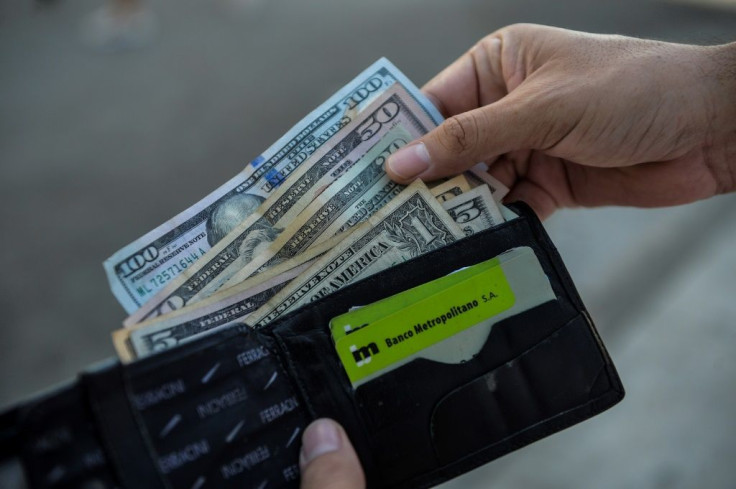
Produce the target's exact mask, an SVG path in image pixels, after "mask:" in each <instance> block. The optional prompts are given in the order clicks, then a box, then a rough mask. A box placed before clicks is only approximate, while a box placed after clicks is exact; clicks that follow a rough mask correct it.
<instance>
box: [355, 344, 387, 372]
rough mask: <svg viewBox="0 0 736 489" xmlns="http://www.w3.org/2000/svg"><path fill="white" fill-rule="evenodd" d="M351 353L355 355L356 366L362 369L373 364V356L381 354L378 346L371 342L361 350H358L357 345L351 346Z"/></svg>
mask: <svg viewBox="0 0 736 489" xmlns="http://www.w3.org/2000/svg"><path fill="white" fill-rule="evenodd" d="M350 352H351V353H352V354H353V360H355V365H356V366H358V367H362V366H363V365H365V364H367V363H371V360H372V359H373V355H377V354H378V353H380V350H379V349H378V345H376V344H375V343H373V342H371V343H368V344H367V345H365V346H361V347H360V348H358V347H357V346H356V345H350Z"/></svg>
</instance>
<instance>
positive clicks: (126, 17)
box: [82, 2, 158, 52]
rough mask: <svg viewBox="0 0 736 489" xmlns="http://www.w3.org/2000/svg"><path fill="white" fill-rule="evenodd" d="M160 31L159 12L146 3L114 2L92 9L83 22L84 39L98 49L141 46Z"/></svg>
mask: <svg viewBox="0 0 736 489" xmlns="http://www.w3.org/2000/svg"><path fill="white" fill-rule="evenodd" d="M157 33H158V21H157V19H156V16H155V14H154V13H153V12H152V11H151V10H150V9H148V8H147V7H146V6H144V5H142V4H139V5H134V6H128V5H125V4H123V5H122V6H121V5H120V4H119V3H116V2H111V3H108V4H107V5H104V6H103V7H101V8H99V9H98V10H95V11H94V12H92V13H91V14H90V15H89V16H88V17H87V18H86V19H85V20H84V22H83V23H82V41H83V42H84V43H85V44H86V45H88V46H89V47H91V48H93V49H96V50H98V51H104V52H118V51H127V50H131V49H141V48H144V47H146V46H148V45H149V44H151V43H152V42H153V41H154V39H155V38H156V34H157Z"/></svg>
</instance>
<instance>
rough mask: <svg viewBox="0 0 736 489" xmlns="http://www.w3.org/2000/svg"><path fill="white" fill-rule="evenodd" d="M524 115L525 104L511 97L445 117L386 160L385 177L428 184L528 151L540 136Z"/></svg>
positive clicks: (527, 106)
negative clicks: (505, 154) (511, 154)
mask: <svg viewBox="0 0 736 489" xmlns="http://www.w3.org/2000/svg"><path fill="white" fill-rule="evenodd" d="M530 109H531V107H530V104H528V103H527V104H524V103H519V97H514V96H513V94H512V95H507V96H506V97H505V98H503V99H501V100H499V101H497V102H495V103H493V104H490V105H486V106H484V107H480V108H478V109H474V110H470V111H468V112H464V113H462V114H458V115H455V116H453V117H450V118H449V119H447V120H445V121H444V122H443V123H442V124H440V125H439V126H438V127H436V128H435V129H433V130H432V131H430V132H429V133H427V134H426V135H424V136H423V137H422V138H420V139H418V140H417V141H414V142H413V143H411V144H409V145H407V146H405V147H403V148H401V149H400V150H399V151H397V152H396V153H394V154H393V155H391V157H390V158H389V160H388V163H387V165H386V172H387V173H388V174H389V176H390V177H391V178H392V179H393V180H395V181H397V182H399V183H409V182H411V181H413V180H414V179H415V178H421V179H422V180H425V181H432V180H436V179H438V178H442V177H446V176H448V175H456V174H458V173H460V172H462V171H464V170H467V169H468V168H470V167H472V166H474V165H475V164H477V163H478V162H481V161H489V160H492V159H494V158H496V157H497V156H499V155H501V154H504V153H508V152H510V151H514V150H518V149H532V148H534V147H535V146H536V144H537V142H538V140H539V134H540V132H542V131H540V130H539V128H540V121H539V120H535V119H534V118H533V117H531V116H530V114H531V113H533V112H534V111H533V110H530Z"/></svg>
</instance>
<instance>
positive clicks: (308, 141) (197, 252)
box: [104, 58, 442, 313]
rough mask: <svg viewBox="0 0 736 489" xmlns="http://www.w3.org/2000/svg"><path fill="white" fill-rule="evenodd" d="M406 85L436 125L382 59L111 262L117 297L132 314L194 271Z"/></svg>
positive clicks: (433, 116)
mask: <svg viewBox="0 0 736 489" xmlns="http://www.w3.org/2000/svg"><path fill="white" fill-rule="evenodd" d="M395 83H399V84H401V85H402V86H403V87H404V88H405V89H406V90H407V91H408V92H409V93H410V94H411V96H412V98H413V100H414V101H415V103H416V104H418V105H420V106H421V107H422V109H423V110H424V112H426V113H427V114H428V115H429V117H430V118H431V119H432V120H433V121H434V123H439V122H440V121H441V120H442V117H441V115H440V114H439V112H438V111H437V110H436V109H435V108H434V106H432V104H431V103H430V102H429V101H428V100H427V99H426V98H425V97H424V96H423V95H422V94H421V92H420V91H419V89H418V88H417V87H416V86H415V85H414V84H413V83H411V82H410V81H409V80H408V79H407V78H406V77H405V76H404V75H403V74H402V73H401V72H400V71H399V70H398V69H397V68H396V67H395V66H394V65H393V64H391V63H390V62H389V61H388V60H387V59H385V58H382V59H380V60H378V61H377V62H376V63H374V64H373V65H371V66H370V67H369V68H367V69H366V70H364V71H363V72H362V73H360V74H359V75H358V76H357V77H356V78H354V79H353V80H352V81H350V82H349V83H348V84H347V85H345V86H344V87H343V88H342V89H340V90H339V91H338V92H337V93H335V94H334V95H333V96H331V97H330V98H329V99H328V100H327V101H325V102H324V103H323V104H322V105H320V106H319V107H318V108H316V109H315V110H314V111H312V112H311V113H310V114H308V115H307V116H306V117H304V118H303V119H302V120H301V121H299V122H298V123H297V124H296V125H295V126H294V127H292V128H291V130H289V131H288V132H287V133H286V134H285V135H284V136H283V137H281V138H280V139H279V140H278V141H276V142H275V143H274V144H273V145H271V146H270V147H269V148H268V149H267V150H266V151H264V152H263V153H262V154H261V155H260V156H258V157H257V158H255V159H254V160H253V161H251V162H250V163H249V164H248V165H247V166H246V168H245V169H244V170H243V171H242V172H240V173H239V174H238V175H236V176H235V177H233V178H232V179H230V180H229V181H227V182H226V183H225V184H223V185H222V186H220V187H219V188H217V189H216V190H215V191H213V192H212V193H210V194H209V195H208V196H206V197H205V198H204V199H202V200H200V201H199V202H197V203H196V204H194V205H193V206H191V207H190V208H188V209H186V210H185V211H183V212H182V213H180V214H178V215H176V216H175V217H173V218H172V219H170V220H169V221H167V222H165V223H164V224H162V225H160V226H158V227H157V228H156V229H154V230H152V231H150V232H148V233H146V234H145V235H144V236H142V237H140V238H138V239H137V240H135V241H133V242H132V243H130V244H128V245H127V246H125V247H123V248H122V249H120V250H119V251H117V252H116V253H115V254H113V255H112V256H111V257H109V258H108V259H107V260H105V262H104V268H105V272H106V274H107V277H108V281H109V283H110V287H111V289H112V292H113V294H114V295H115V297H116V298H117V299H118V301H119V302H120V304H121V305H122V306H123V308H124V309H125V310H126V311H127V312H128V313H132V312H133V311H135V310H136V309H138V308H139V307H141V306H142V305H143V304H144V303H146V302H147V301H148V300H149V299H150V298H152V297H153V296H154V295H155V294H156V293H157V292H158V291H160V290H161V289H163V288H164V287H165V286H166V285H167V284H168V283H170V282H171V281H172V280H174V279H175V278H176V277H177V276H178V275H179V274H180V273H182V272H183V271H184V270H187V269H189V268H191V267H192V266H193V264H194V263H196V262H197V261H198V260H199V259H200V258H201V257H202V256H203V255H204V254H205V253H206V252H207V251H209V250H210V248H212V247H213V246H214V245H215V244H216V243H218V242H219V241H220V240H221V239H223V238H224V237H225V236H226V235H227V234H228V233H229V232H230V231H231V230H232V229H233V228H234V227H236V226H237V225H238V224H239V223H240V222H242V221H243V220H244V219H245V218H247V217H248V216H249V215H250V214H251V213H252V212H253V211H255V210H256V209H257V208H258V207H259V206H260V205H261V204H262V203H263V201H264V200H265V199H266V198H267V197H268V196H269V195H271V194H272V193H273V191H274V189H275V188H277V187H278V186H279V185H280V184H281V183H282V182H283V181H284V180H285V179H286V178H287V177H288V176H289V175H290V174H291V173H293V172H294V171H295V170H296V169H298V168H299V166H300V165H301V164H302V163H304V162H305V161H306V160H307V159H308V158H309V156H310V155H312V154H313V153H315V152H316V151H317V150H319V149H320V148H321V147H322V146H324V145H326V144H327V143H328V142H331V140H332V137H334V135H335V134H337V133H338V132H339V130H340V129H342V128H343V127H345V126H346V125H348V124H350V123H351V122H352V121H353V120H355V118H356V117H357V116H358V115H359V114H360V113H361V112H362V110H364V109H365V108H366V107H367V106H368V105H369V104H371V103H372V102H373V101H374V100H375V98H376V97H378V96H380V95H381V94H382V93H383V92H384V91H385V90H386V89H388V88H389V87H391V86H392V85H393V84H395Z"/></svg>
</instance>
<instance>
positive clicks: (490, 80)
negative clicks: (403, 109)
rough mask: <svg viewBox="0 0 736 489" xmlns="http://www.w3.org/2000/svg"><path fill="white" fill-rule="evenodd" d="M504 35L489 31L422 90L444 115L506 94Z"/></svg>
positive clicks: (471, 107) (478, 105)
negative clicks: (503, 53)
mask: <svg viewBox="0 0 736 489" xmlns="http://www.w3.org/2000/svg"><path fill="white" fill-rule="evenodd" d="M501 49H502V44H501V39H500V38H498V37H496V36H495V35H493V34H492V35H490V36H488V37H486V38H484V39H483V40H481V41H480V42H479V43H478V44H476V45H475V46H473V47H472V48H471V49H470V50H468V52H466V53H465V54H463V55H462V56H461V57H460V58H458V59H457V60H456V61H455V62H453V63H452V64H451V65H450V66H448V67H447V68H445V69H444V70H442V71H441V72H440V73H439V74H437V75H436V76H435V77H434V78H432V79H431V80H430V81H429V82H427V84H426V85H424V87H422V91H423V92H424V93H425V95H427V96H428V97H429V98H430V100H432V102H433V103H434V104H435V105H436V106H437V108H438V109H439V110H440V112H442V114H443V115H444V116H445V117H448V116H451V115H455V114H460V113H463V112H467V111H469V110H472V109H475V108H478V107H481V106H483V105H487V104H490V103H493V102H495V101H497V100H499V99H500V98H502V97H503V96H504V95H506V93H507V91H506V83H505V81H504V78H503V71H502V69H501Z"/></svg>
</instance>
